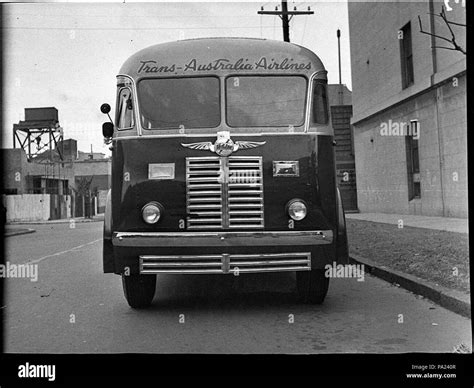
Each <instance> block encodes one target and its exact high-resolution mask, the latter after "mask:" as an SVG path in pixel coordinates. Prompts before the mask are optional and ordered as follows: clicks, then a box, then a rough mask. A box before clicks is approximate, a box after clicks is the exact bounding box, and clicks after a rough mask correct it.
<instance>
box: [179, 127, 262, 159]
mask: <svg viewBox="0 0 474 388" xmlns="http://www.w3.org/2000/svg"><path fill="white" fill-rule="evenodd" d="M265 143H266V141H240V140H238V141H236V142H234V141H233V140H232V139H231V138H230V132H229V131H221V132H217V140H216V141H215V143H214V144H212V143H211V142H210V141H203V142H200V143H188V144H184V143H181V145H182V146H183V147H186V148H190V149H192V150H202V151H211V152H214V153H216V154H217V155H219V156H229V155H230V154H231V153H232V152H236V151H238V150H245V149H250V148H257V147H260V146H262V145H264V144H265Z"/></svg>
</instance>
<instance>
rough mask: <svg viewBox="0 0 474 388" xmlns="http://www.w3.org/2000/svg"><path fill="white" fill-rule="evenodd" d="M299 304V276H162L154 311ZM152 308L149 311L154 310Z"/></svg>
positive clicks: (158, 280) (257, 307)
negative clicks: (296, 279)
mask: <svg viewBox="0 0 474 388" xmlns="http://www.w3.org/2000/svg"><path fill="white" fill-rule="evenodd" d="M295 304H299V300H298V296H297V294H296V281H295V274H294V273H291V272H287V273H266V274H240V275H239V276H233V275H160V276H158V277H157V290H156V293H155V299H154V301H153V305H152V306H151V308H150V309H151V310H154V309H160V310H163V309H164V308H168V307H171V308H173V309H175V308H184V307H186V308H190V307H191V308H192V307H196V308H199V309H202V308H213V309H214V308H218V309H219V310H222V309H224V310H233V309H239V310H240V309H242V308H245V309H261V308H262V307H270V306H273V307H275V306H280V307H283V306H285V305H293V306H294V305H295ZM150 309H149V310H150Z"/></svg>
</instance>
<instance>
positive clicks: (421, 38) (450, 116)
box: [348, 0, 467, 217]
mask: <svg viewBox="0 0 474 388" xmlns="http://www.w3.org/2000/svg"><path fill="white" fill-rule="evenodd" d="M450 3H451V6H452V8H453V10H452V11H450V12H449V11H447V12H446V15H447V17H448V19H449V20H450V21H455V22H458V23H465V8H463V7H462V6H461V2H459V4H456V3H455V2H454V1H451V2H450ZM443 4H444V2H443V1H438V0H436V1H433V11H434V13H439V12H440V11H441V5H443ZM348 7H349V25H350V37H351V64H352V80H353V95H352V96H353V109H354V112H353V113H354V115H353V119H352V124H353V126H354V148H355V156H356V171H357V194H358V205H359V209H360V210H361V211H362V212H383V213H400V214H421V215H430V216H448V217H467V117H466V116H467V102H466V75H465V70H466V58H465V56H464V55H463V54H462V53H460V52H457V51H451V50H442V49H435V50H432V49H431V43H432V42H431V37H430V36H427V35H424V34H421V33H420V32H419V24H418V15H420V16H421V18H422V22H423V29H424V30H425V31H430V17H429V15H427V13H428V12H430V3H429V1H428V0H425V1H417V2H399V1H394V2H349V3H348ZM433 20H434V32H435V33H437V34H439V35H442V36H446V37H449V36H450V34H449V30H448V29H447V27H446V25H445V24H444V22H443V21H442V20H441V19H440V18H437V17H435V18H434V19H433ZM408 21H410V22H411V30H412V51H413V65H414V84H413V85H411V86H409V87H408V88H406V89H402V76H401V61H400V42H399V40H398V36H397V34H398V31H399V30H400V29H401V28H402V27H403V26H404V25H405V24H406V23H407V22H408ZM455 32H456V38H457V41H458V43H459V44H460V45H461V46H462V47H464V48H465V37H464V33H465V30H463V28H462V27H456V28H455ZM435 45H440V46H449V43H448V42H442V41H441V40H436V42H435ZM432 54H434V55H432ZM390 120H391V121H392V122H397V123H400V122H404V123H409V122H410V120H418V121H419V123H420V138H419V160H420V178H421V196H420V197H421V198H419V199H413V200H411V201H409V198H408V176H407V175H408V174H407V155H406V144H405V138H404V137H403V136H381V133H380V129H381V124H382V123H388V122H389V121H390Z"/></svg>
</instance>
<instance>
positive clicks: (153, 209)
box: [142, 202, 163, 224]
mask: <svg viewBox="0 0 474 388" xmlns="http://www.w3.org/2000/svg"><path fill="white" fill-rule="evenodd" d="M162 213H163V206H161V204H159V203H158V202H150V203H147V204H146V205H145V206H143V208H142V217H143V221H145V222H146V223H147V224H156V223H157V222H158V221H159V220H160V217H161V215H162Z"/></svg>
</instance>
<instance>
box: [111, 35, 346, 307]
mask: <svg viewBox="0 0 474 388" xmlns="http://www.w3.org/2000/svg"><path fill="white" fill-rule="evenodd" d="M117 80H118V82H117V105H116V120H115V128H114V133H113V137H112V139H111V141H112V147H111V148H112V150H113V151H112V189H111V195H110V196H109V201H108V204H107V211H106V221H105V227H104V272H112V273H116V274H121V275H122V278H123V285H124V291H125V295H126V297H127V300H128V302H129V304H130V305H131V306H132V307H146V306H148V305H149V304H150V303H151V301H152V299H153V294H154V291H155V284H156V276H155V275H158V274H232V275H241V274H245V273H258V272H282V271H294V272H296V273H297V283H298V290H299V292H300V294H301V297H302V298H303V299H304V300H306V301H309V302H313V303H321V302H322V301H323V300H324V297H325V295H326V292H327V288H328V283H329V279H328V278H327V277H325V276H324V267H325V266H326V265H327V264H332V263H334V262H336V261H338V259H339V260H341V259H342V260H345V259H347V257H346V254H347V247H346V241H345V222H344V215H343V213H342V206H341V204H340V201H338V193H337V188H336V179H335V168H334V150H333V131H332V128H331V125H330V124H329V117H328V106H327V96H326V91H327V80H326V71H325V69H324V67H323V65H322V63H321V61H320V60H319V59H318V57H317V56H316V55H315V54H314V53H312V52H311V51H309V50H307V49H305V48H302V47H300V46H297V45H293V44H289V43H285V42H276V41H268V40H261V39H238V38H235V39H233V38H225V39H224V38H223V39H197V40H186V41H179V42H174V43H166V44H160V45H156V46H152V47H150V48H148V49H145V50H142V51H140V52H138V53H137V54H135V55H134V56H132V57H131V58H129V59H128V60H127V61H126V62H125V64H124V65H123V67H122V69H121V71H120V75H119V76H118V77H117ZM341 252H342V253H341ZM341 256H344V257H341Z"/></svg>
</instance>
